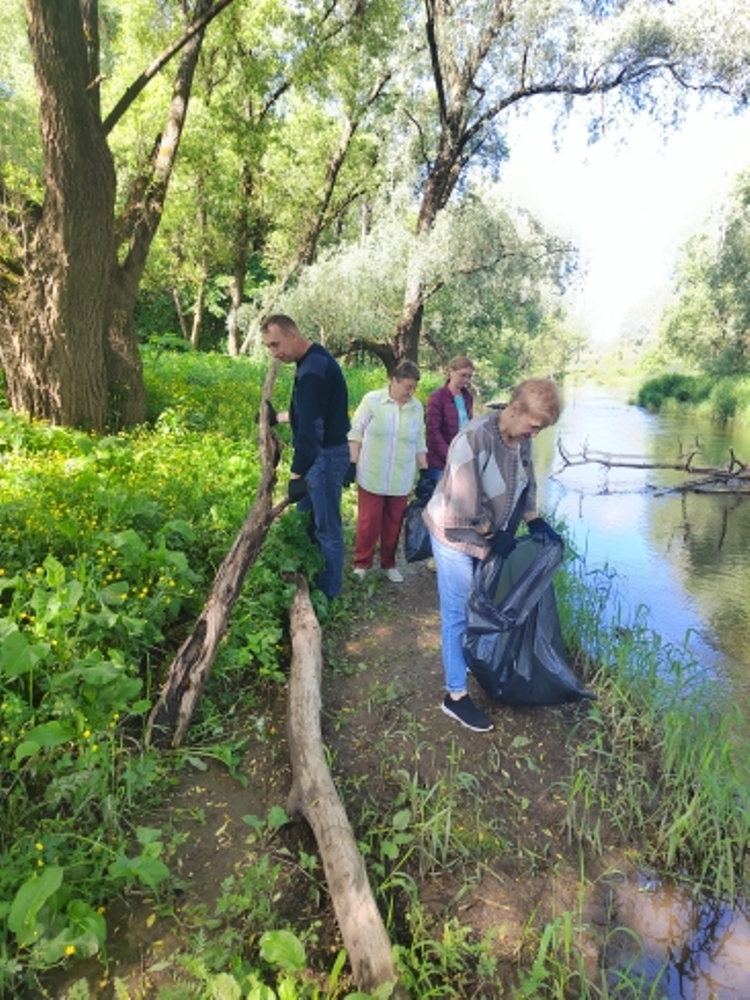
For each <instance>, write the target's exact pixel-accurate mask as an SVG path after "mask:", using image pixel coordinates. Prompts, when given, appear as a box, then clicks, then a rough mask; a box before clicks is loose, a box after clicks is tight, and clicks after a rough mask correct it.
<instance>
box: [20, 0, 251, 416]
mask: <svg viewBox="0 0 750 1000" xmlns="http://www.w3.org/2000/svg"><path fill="white" fill-rule="evenodd" d="M230 2H231V0H196V2H195V4H194V5H193V6H192V7H190V6H189V5H188V4H184V5H182V6H183V9H184V10H186V11H187V13H188V23H187V25H186V26H185V25H183V29H184V30H183V32H182V34H181V36H180V38H179V40H178V41H177V42H176V43H174V44H173V45H172V46H170V47H169V48H168V49H166V50H165V51H164V52H163V53H162V54H161V56H159V57H157V59H156V60H154V62H153V63H152V64H151V65H150V66H149V68H148V69H147V70H146V71H144V72H143V73H142V74H141V75H140V76H139V78H138V79H137V80H136V81H135V82H134V83H133V85H132V86H131V87H130V88H129V89H128V91H127V92H126V93H125V94H123V96H122V98H121V100H120V101H119V102H118V103H117V104H116V105H115V107H114V108H113V109H112V111H110V112H109V114H108V115H107V117H106V118H105V119H104V120H102V112H101V107H100V105H101V98H100V81H101V73H100V66H99V60H100V38H99V10H98V0H26V3H25V10H26V22H27V30H28V39H29V45H30V48H31V53H32V57H33V63H34V73H35V77H36V82H37V88H38V93H39V122H40V131H41V140H42V150H43V156H44V168H43V178H42V182H43V190H44V197H43V202H42V204H41V206H40V208H39V210H38V212H37V213H31V212H27V213H26V215H25V217H24V219H23V228H21V227H20V225H19V227H18V229H17V235H18V242H17V249H18V255H19V265H20V267H19V270H20V275H19V280H18V281H17V283H13V285H12V287H8V286H7V285H4V286H3V287H2V289H0V361H1V362H2V368H3V372H4V374H5V381H6V392H7V396H8V399H9V402H10V404H11V406H12V407H13V409H15V410H17V411H23V412H26V413H28V414H29V415H30V416H32V417H36V418H44V419H48V420H50V421H51V422H52V423H55V424H65V425H75V426H80V427H85V428H89V429H92V430H95V431H103V430H105V429H107V428H108V427H113V426H123V425H124V426H129V425H132V424H135V423H138V422H140V421H142V420H143V419H144V418H145V402H146V401H145V390H144V384H143V375H142V370H141V362H140V356H139V353H138V346H137V340H136V335H135V327H134V322H133V312H134V308H135V301H136V296H137V293H138V287H139V283H140V279H141V277H142V274H143V269H144V266H145V263H146V259H147V256H148V252H149V248H150V246H151V243H152V241H153V238H154V235H155V233H156V231H157V228H158V225H159V220H160V218H161V214H162V211H163V207H164V201H165V199H166V195H167V189H168V186H169V179H170V176H171V173H172V170H173V167H174V163H175V158H176V156H177V150H178V148H179V143H180V138H181V136H182V132H183V129H184V127H185V119H186V113H187V107H188V100H189V97H190V91H191V86H192V81H193V75H194V72H195V66H196V62H197V59H198V55H199V52H200V48H201V44H202V40H203V35H204V32H205V29H206V26H207V25H208V23H209V22H210V20H211V19H212V18H213V17H214V16H215V15H216V14H217V13H218V12H219V11H220V10H221V9H223V8H224V7H226V6H227V5H228V3H230ZM178 9H179V8H178ZM177 54H179V59H178V63H177V69H176V72H175V76H174V81H173V89H172V96H171V100H170V103H169V107H168V109H167V113H166V117H165V121H164V125H163V128H162V131H161V134H160V135H159V137H158V140H157V141H156V143H155V144H154V147H153V150H152V154H151V156H150V159H149V161H148V163H147V164H146V165H144V167H143V168H142V170H141V172H140V173H139V175H138V176H137V177H135V178H133V181H132V183H131V185H130V189H129V191H128V192H127V194H126V196H125V197H124V198H123V199H122V209H121V211H120V212H119V213H118V214H116V211H115V205H116V198H117V178H116V173H115V166H114V161H113V157H112V152H111V150H110V148H109V145H108V141H107V132H108V130H110V129H111V128H113V127H114V126H115V125H116V124H117V122H118V121H119V120H120V118H121V116H122V115H123V114H124V113H125V111H126V110H127V109H128V107H130V105H131V104H132V102H133V101H134V100H135V98H136V97H137V96H138V94H139V93H140V92H141V91H142V89H143V88H144V87H145V86H146V85H147V84H148V82H149V81H150V80H151V79H152V78H153V77H154V75H155V74H156V73H157V72H159V71H160V70H161V68H162V67H163V66H164V65H165V64H166V63H167V62H168V61H169V60H170V59H171V58H172V57H173V56H175V55H177Z"/></svg>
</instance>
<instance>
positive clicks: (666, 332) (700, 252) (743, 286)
mask: <svg viewBox="0 0 750 1000" xmlns="http://www.w3.org/2000/svg"><path fill="white" fill-rule="evenodd" d="M748 274H750V173H743V174H741V175H740V176H739V177H738V179H737V181H736V183H735V186H734V189H733V192H732V195H731V197H730V200H729V203H728V205H727V207H726V209H725V211H724V213H723V216H722V219H721V225H720V230H719V233H718V235H717V236H714V237H711V236H709V235H708V234H700V235H697V236H693V237H692V238H691V239H689V240H688V241H687V243H686V244H685V246H684V247H683V250H682V255H681V259H680V262H679V264H678V267H677V274H676V292H677V299H676V301H675V302H674V303H673V304H672V305H670V306H668V307H667V309H666V310H665V311H664V314H663V316H662V319H661V324H660V339H661V340H662V342H663V343H664V344H665V346H666V347H667V348H668V350H669V351H670V352H671V353H672V354H673V355H674V356H675V357H677V358H679V359H681V360H682V361H683V362H684V361H687V362H689V363H691V364H693V365H695V366H696V367H697V368H698V370H700V371H705V372H710V373H715V374H723V375H728V374H739V373H743V372H746V371H748V370H750V285H749V284H748Z"/></svg>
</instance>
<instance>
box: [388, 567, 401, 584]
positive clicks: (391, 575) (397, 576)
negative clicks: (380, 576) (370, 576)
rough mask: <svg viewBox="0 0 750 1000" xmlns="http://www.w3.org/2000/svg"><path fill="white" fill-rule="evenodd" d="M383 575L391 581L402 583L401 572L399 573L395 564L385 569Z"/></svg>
mask: <svg viewBox="0 0 750 1000" xmlns="http://www.w3.org/2000/svg"><path fill="white" fill-rule="evenodd" d="M385 575H386V576H387V577H388V579H389V580H390V581H391V583H403V582H404V577H403V574H402V573H401V570H400V569H397V568H396V567H395V566H393V567H392V568H391V569H387V570H386V571H385Z"/></svg>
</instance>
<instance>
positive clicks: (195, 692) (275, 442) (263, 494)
mask: <svg viewBox="0 0 750 1000" xmlns="http://www.w3.org/2000/svg"><path fill="white" fill-rule="evenodd" d="M277 370H278V365H277V364H272V365H271V366H270V367H269V370H268V373H267V375H266V379H265V383H264V385H263V391H262V395H261V403H260V414H259V426H258V433H259V449H260V456H261V466H262V474H261V481H260V485H259V486H258V491H257V495H256V498H255V502H254V503H253V505H252V507H251V508H250V511H249V513H248V515H247V518H246V520H245V523H244V524H243V525H242V528H241V529H240V532H239V534H238V535H237V537H236V539H235V540H234V543H233V545H232V547H231V549H230V550H229V552H228V553H227V556H226V558H225V559H224V561H223V562H222V564H221V566H220V567H219V570H218V572H217V574H216V578H215V579H214V583H213V586H212V587H211V591H210V593H209V595H208V599H207V600H206V603H205V605H204V608H203V611H202V612H201V614H200V616H199V618H198V620H197V622H196V623H195V626H194V628H193V631H192V632H191V634H190V635H189V636H188V638H187V639H186V640H185V642H184V643H183V644H182V646H181V647H180V649H179V651H178V653H177V656H176V657H175V659H174V661H173V663H172V665H171V667H170V668H169V674H168V675H167V679H166V682H165V683H164V686H163V688H162V690H161V693H160V695H159V699H158V701H157V702H156V704H155V705H154V707H153V709H152V711H151V714H150V716H149V719H148V723H147V726H146V741H147V743H151V742H154V743H157V742H166V741H167V740H168V739H169V736H170V734H171V745H172V746H173V747H178V746H180V744H181V743H182V740H183V738H184V736H185V733H186V732H187V729H188V726H189V725H190V721H191V719H192V717H193V712H194V711H195V707H196V705H197V704H198V701H199V699H200V696H201V694H202V693H203V689H204V687H205V685H206V681H207V680H208V676H209V673H210V671H211V667H212V666H213V662H214V659H215V657H216V651H217V649H218V647H219V643H220V642H221V640H222V638H223V636H224V633H225V632H226V629H227V624H228V622H229V618H230V615H231V613H232V608H233V607H234V604H235V602H236V600H237V598H238V597H239V595H240V592H241V590H242V585H243V583H244V581H245V577H246V575H247V572H248V570H249V569H250V567H251V566H252V565H253V563H254V562H255V560H256V559H257V558H258V553H259V552H260V550H261V548H262V546H263V542H264V541H265V538H266V535H267V533H268V529H269V528H270V527H271V524H272V523H273V521H274V520H275V519H276V518H277V517H278V515H279V514H280V513H281V512H282V511H283V510H284V509H285V507H287V506H288V503H289V501H288V500H282V501H281V502H279V503H277V504H276V505H275V506H273V505H272V498H273V488H274V486H275V484H276V467H277V465H278V463H279V458H280V456H281V442H280V441H279V439H278V438H277V437H276V435H275V434H273V433H272V432H271V429H270V427H269V425H268V407H267V406H266V401H267V400H269V399H270V398H271V392H272V391H273V386H274V382H275V380H276V372H277Z"/></svg>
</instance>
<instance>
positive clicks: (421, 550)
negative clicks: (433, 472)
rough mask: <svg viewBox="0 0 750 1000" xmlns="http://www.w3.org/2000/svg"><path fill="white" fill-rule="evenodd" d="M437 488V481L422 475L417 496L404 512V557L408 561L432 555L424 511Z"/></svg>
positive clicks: (413, 561)
mask: <svg viewBox="0 0 750 1000" xmlns="http://www.w3.org/2000/svg"><path fill="white" fill-rule="evenodd" d="M434 489H435V481H434V480H430V479H426V478H423V477H420V479H419V482H418V483H417V486H416V489H415V491H414V492H415V497H414V499H413V500H411V501H410V502H409V504H408V505H407V507H406V513H405V514H404V559H406V561H407V562H408V563H415V562H421V561H422V560H423V559H429V558H430V556H431V555H432V542H431V541H430V533H429V531H428V530H427V525H426V524H425V523H424V519H423V517H422V511H423V510H424V509H425V507H426V506H427V504H428V503H429V501H430V497H431V496H432V493H433V491H434Z"/></svg>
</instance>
